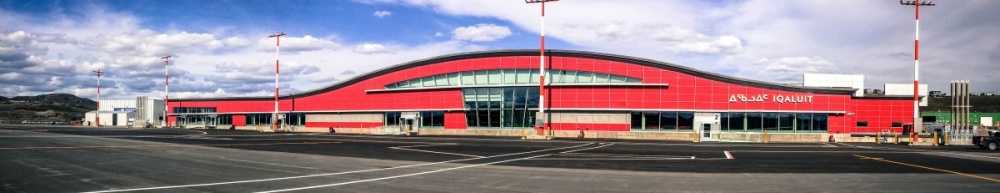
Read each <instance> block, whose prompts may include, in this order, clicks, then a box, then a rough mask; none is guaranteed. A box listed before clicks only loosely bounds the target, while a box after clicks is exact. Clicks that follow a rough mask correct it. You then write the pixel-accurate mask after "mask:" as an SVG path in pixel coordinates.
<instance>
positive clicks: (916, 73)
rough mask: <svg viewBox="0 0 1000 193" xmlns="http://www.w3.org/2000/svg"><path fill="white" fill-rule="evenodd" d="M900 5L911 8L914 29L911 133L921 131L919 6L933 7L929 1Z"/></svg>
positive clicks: (904, 2) (909, 2)
mask: <svg viewBox="0 0 1000 193" xmlns="http://www.w3.org/2000/svg"><path fill="white" fill-rule="evenodd" d="M899 4H900V5H907V6H913V8H914V11H915V14H914V19H915V20H916V29H915V30H914V31H915V32H914V36H913V37H914V38H913V131H914V132H916V131H918V130H923V125H922V124H921V123H922V121H921V120H920V84H919V82H920V81H919V80H920V78H919V77H920V60H919V59H920V6H934V5H935V4H934V3H933V2H930V1H924V2H918V1H899Z"/></svg>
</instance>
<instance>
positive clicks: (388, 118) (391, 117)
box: [383, 112, 402, 126]
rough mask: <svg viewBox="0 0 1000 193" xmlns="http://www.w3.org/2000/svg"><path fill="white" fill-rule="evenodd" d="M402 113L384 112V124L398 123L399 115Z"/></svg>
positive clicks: (392, 124) (393, 124) (394, 124)
mask: <svg viewBox="0 0 1000 193" xmlns="http://www.w3.org/2000/svg"><path fill="white" fill-rule="evenodd" d="M401 115H402V113H400V112H387V113H385V121H383V123H385V126H397V125H399V117H400V116H401Z"/></svg>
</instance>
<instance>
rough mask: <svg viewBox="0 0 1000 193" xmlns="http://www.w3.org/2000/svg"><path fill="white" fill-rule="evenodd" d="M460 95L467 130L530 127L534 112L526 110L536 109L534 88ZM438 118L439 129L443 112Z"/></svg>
mask: <svg viewBox="0 0 1000 193" xmlns="http://www.w3.org/2000/svg"><path fill="white" fill-rule="evenodd" d="M526 81H527V80H526ZM462 96H463V98H464V99H463V100H464V102H465V109H466V112H465V116H466V117H465V118H466V122H467V123H468V124H469V125H468V126H469V128H489V129H520V128H521V127H533V126H534V119H535V112H534V111H531V110H529V109H532V108H538V87H508V88H465V89H462ZM440 116H441V117H442V119H441V126H444V119H443V116H444V113H443V112H441V115H440Z"/></svg>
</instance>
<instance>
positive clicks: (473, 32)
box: [451, 23, 511, 42]
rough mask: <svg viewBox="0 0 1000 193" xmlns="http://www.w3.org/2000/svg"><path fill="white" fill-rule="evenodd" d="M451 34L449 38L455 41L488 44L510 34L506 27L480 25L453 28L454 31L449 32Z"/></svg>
mask: <svg viewBox="0 0 1000 193" xmlns="http://www.w3.org/2000/svg"><path fill="white" fill-rule="evenodd" d="M451 34H452V36H451V38H452V39H455V40H467V41H473V42H489V41H496V40H499V39H503V38H504V37H507V36H510V34H511V32H510V29H508V28H507V26H497V25H494V24H482V23H481V24H476V25H474V26H467V27H459V28H455V30H453V31H451Z"/></svg>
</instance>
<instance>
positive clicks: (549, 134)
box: [542, 127, 552, 140]
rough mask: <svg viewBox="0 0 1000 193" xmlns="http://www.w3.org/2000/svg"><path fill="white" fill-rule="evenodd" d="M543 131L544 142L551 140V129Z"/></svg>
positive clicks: (547, 128)
mask: <svg viewBox="0 0 1000 193" xmlns="http://www.w3.org/2000/svg"><path fill="white" fill-rule="evenodd" d="M542 131H545V140H552V127H546V128H542Z"/></svg>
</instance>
